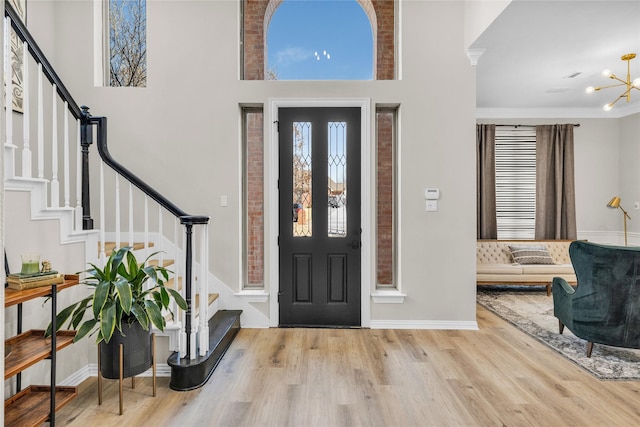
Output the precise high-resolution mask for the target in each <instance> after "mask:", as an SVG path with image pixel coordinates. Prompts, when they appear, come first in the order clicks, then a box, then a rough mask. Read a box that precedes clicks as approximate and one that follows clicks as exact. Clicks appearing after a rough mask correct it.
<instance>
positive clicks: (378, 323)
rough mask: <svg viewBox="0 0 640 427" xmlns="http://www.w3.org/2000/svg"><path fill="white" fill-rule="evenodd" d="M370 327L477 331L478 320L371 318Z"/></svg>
mask: <svg viewBox="0 0 640 427" xmlns="http://www.w3.org/2000/svg"><path fill="white" fill-rule="evenodd" d="M371 329H440V330H445V329H446V330H461V331H477V330H478V322H476V321H457V320H372V321H371Z"/></svg>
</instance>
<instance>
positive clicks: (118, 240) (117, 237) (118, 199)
mask: <svg viewBox="0 0 640 427" xmlns="http://www.w3.org/2000/svg"><path fill="white" fill-rule="evenodd" d="M115 176H116V203H115V205H116V206H115V209H116V211H115V212H114V214H115V218H116V248H118V249H120V248H121V246H120V175H118V174H115Z"/></svg>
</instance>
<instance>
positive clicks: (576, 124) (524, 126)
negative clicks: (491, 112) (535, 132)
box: [496, 123, 580, 128]
mask: <svg viewBox="0 0 640 427" xmlns="http://www.w3.org/2000/svg"><path fill="white" fill-rule="evenodd" d="M569 124H573V126H575V127H577V128H579V127H580V123H569ZM496 126H501V127H502V126H512V127H514V128H519V127H523V128H534V127H536V126H537V125H496Z"/></svg>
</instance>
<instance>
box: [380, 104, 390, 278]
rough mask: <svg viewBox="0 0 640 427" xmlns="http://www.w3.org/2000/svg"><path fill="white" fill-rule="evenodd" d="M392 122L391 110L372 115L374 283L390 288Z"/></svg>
mask: <svg viewBox="0 0 640 427" xmlns="http://www.w3.org/2000/svg"><path fill="white" fill-rule="evenodd" d="M393 122H394V113H393V112H392V111H380V112H378V113H377V114H376V129H377V131H376V140H377V161H378V163H377V165H376V166H377V168H376V170H377V177H376V184H377V214H376V225H377V242H376V244H377V247H376V255H377V260H376V261H377V282H376V283H377V284H379V285H393V284H394V278H393V270H394V269H393V205H394V203H393V188H394V183H393V175H394V171H393V151H394V150H393V139H394V138H393Z"/></svg>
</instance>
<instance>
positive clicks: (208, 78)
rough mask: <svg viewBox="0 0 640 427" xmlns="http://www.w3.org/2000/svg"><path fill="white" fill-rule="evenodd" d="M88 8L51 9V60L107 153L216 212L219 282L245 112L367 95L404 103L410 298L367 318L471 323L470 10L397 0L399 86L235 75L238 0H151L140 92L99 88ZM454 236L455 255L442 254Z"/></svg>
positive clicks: (231, 256)
mask: <svg viewBox="0 0 640 427" xmlns="http://www.w3.org/2000/svg"><path fill="white" fill-rule="evenodd" d="M45 3H48V2H32V3H31V5H32V7H31V9H30V10H29V13H30V15H32V16H33V15H39V14H43V15H44V14H48V13H49V11H50V5H45ZM92 8H93V4H92V2H75V1H57V2H56V4H55V13H54V14H53V19H51V20H50V24H49V25H50V27H53V28H54V34H55V58H54V60H53V62H54V63H55V64H56V66H57V70H58V72H59V74H60V75H61V76H62V78H63V80H64V81H65V82H66V84H67V86H68V88H69V89H70V91H71V93H73V94H74V95H75V97H76V98H77V99H78V102H79V103H82V104H87V105H89V106H91V109H92V112H93V113H94V114H96V115H106V116H108V117H109V141H110V148H111V151H112V153H113V155H114V157H116V158H117V159H120V160H121V161H122V163H123V164H124V165H125V166H127V167H129V168H130V169H131V170H133V171H135V172H136V173H138V175H139V176H141V177H143V178H144V179H145V180H147V181H148V182H149V183H150V184H151V185H152V186H154V187H156V188H158V189H161V190H162V191H163V192H164V193H165V194H166V195H167V196H168V197H169V198H170V199H172V200H174V201H175V203H176V204H178V205H179V206H182V207H183V208H184V209H185V210H187V211H189V212H193V213H196V214H204V215H210V216H211V218H212V223H211V226H210V234H211V242H212V251H211V269H212V271H213V273H214V274H215V275H216V276H217V277H219V278H220V279H221V280H222V281H223V282H224V283H225V284H227V285H228V286H230V287H231V288H233V289H239V287H240V280H241V278H240V275H239V266H240V263H241V256H240V255H241V254H240V247H241V246H240V245H241V237H240V236H241V214H240V212H239V211H238V207H239V205H240V197H241V177H240V174H241V169H240V134H239V105H241V104H262V105H264V106H265V108H267V107H268V104H269V100H270V99H273V98H322V99H326V98H341V99H344V98H363V97H368V98H371V99H372V103H373V104H374V105H375V104H378V103H380V104H400V112H401V113H400V114H401V123H400V129H399V133H400V135H401V140H400V153H399V155H400V157H399V160H400V176H399V181H400V187H399V200H400V206H399V215H400V223H401V224H402V229H401V233H400V235H399V242H400V245H399V255H400V277H401V283H400V285H401V286H402V290H403V291H404V292H406V293H407V294H408V298H407V300H406V303H405V304H404V305H385V306H373V307H372V318H373V319H377V320H389V319H395V320H440V321H475V272H474V268H473V265H474V262H475V261H474V259H475V253H474V251H475V178H474V172H473V170H474V166H473V165H474V161H475V160H474V159H475V150H474V140H475V130H474V123H475V117H474V108H475V96H474V94H475V87H474V80H475V77H474V70H473V68H472V67H471V66H470V65H469V61H468V60H467V58H466V57H465V54H464V23H465V22H464V20H465V12H464V2H403V4H402V8H401V10H402V16H401V17H400V21H401V22H402V28H401V39H402V41H403V64H402V67H403V80H402V81H379V82H341V81H332V82H278V81H275V82H274V81H270V82H269V81H267V82H263V81H239V80H238V77H237V76H238V75H239V70H238V67H239V59H238V58H239V52H238V49H239V25H238V24H239V15H238V3H237V2H236V1H149V2H148V3H147V13H148V70H149V77H148V87H147V88H145V89H127V88H94V87H93V70H92V64H93V57H92V46H93V42H92V40H91V35H92V34H93V28H92V17H93V9H92ZM47 16H49V17H50V16H51V15H47ZM34 19H38V20H37V21H36V22H43V21H45V18H44V17H39V18H34ZM43 26H45V25H44V24H43ZM43 31H44V33H45V34H46V33H48V31H50V29H47V28H46V26H45V28H44V29H43ZM451 81H455V82H456V86H455V93H454V94H452V93H451V87H450V85H448V84H445V83H446V82H451ZM266 126H268V124H267V125H266ZM267 143H269V142H268V141H267ZM94 170H95V169H94ZM96 173H97V172H96ZM427 186H435V187H439V188H440V190H441V193H442V198H441V201H440V211H439V212H437V213H426V212H425V211H424V197H423V194H424V188H425V187H427ZM221 195H226V196H228V202H229V207H226V208H223V207H220V205H219V200H220V196H221ZM450 242H455V244H456V246H455V247H456V250H455V253H454V254H452V253H451V251H447V250H444V251H443V250H442V249H443V247H446V246H447V245H449V244H450ZM465 264H466V265H468V266H469V268H462V269H461V268H459V266H460V265H465ZM271 285H275V284H270V283H268V284H267V290H268V287H269V286H271Z"/></svg>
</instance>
